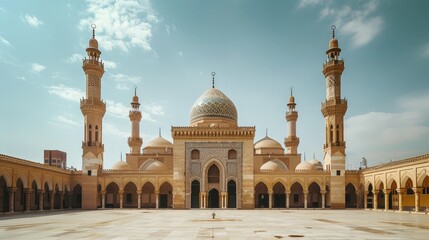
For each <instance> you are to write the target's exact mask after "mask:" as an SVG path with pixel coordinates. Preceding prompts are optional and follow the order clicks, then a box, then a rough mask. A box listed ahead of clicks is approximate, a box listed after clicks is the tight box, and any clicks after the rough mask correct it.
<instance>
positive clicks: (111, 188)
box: [106, 182, 119, 208]
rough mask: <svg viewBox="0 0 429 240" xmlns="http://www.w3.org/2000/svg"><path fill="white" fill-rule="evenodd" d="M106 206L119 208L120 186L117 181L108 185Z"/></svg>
mask: <svg viewBox="0 0 429 240" xmlns="http://www.w3.org/2000/svg"><path fill="white" fill-rule="evenodd" d="M106 208H119V186H118V184H116V183H115V182H111V183H109V185H107V187H106Z"/></svg>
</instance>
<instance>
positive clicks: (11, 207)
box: [7, 188, 16, 213]
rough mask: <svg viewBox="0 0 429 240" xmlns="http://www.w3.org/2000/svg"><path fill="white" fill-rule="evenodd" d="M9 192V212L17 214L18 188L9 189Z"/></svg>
mask: <svg viewBox="0 0 429 240" xmlns="http://www.w3.org/2000/svg"><path fill="white" fill-rule="evenodd" d="M7 190H8V192H9V212H10V213H14V212H15V191H16V188H8V189H7Z"/></svg>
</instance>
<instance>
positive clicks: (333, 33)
mask: <svg viewBox="0 0 429 240" xmlns="http://www.w3.org/2000/svg"><path fill="white" fill-rule="evenodd" d="M335 28H337V27H335V25H332V26H331V29H332V39H334V38H335Z"/></svg>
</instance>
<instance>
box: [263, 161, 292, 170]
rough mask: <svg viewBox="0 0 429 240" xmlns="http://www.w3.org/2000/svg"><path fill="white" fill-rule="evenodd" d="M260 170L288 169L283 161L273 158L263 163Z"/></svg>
mask: <svg viewBox="0 0 429 240" xmlns="http://www.w3.org/2000/svg"><path fill="white" fill-rule="evenodd" d="M260 170H261V171H262V172H264V171H276V170H280V171H287V170H288V169H287V167H286V165H285V164H284V163H283V162H282V161H280V160H278V159H272V160H269V161H268V162H266V163H264V164H262V166H261V168H260Z"/></svg>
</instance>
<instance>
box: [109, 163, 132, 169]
mask: <svg viewBox="0 0 429 240" xmlns="http://www.w3.org/2000/svg"><path fill="white" fill-rule="evenodd" d="M112 169H115V170H131V166H130V165H129V164H128V163H126V162H123V161H119V162H117V163H115V164H113V166H112Z"/></svg>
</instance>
